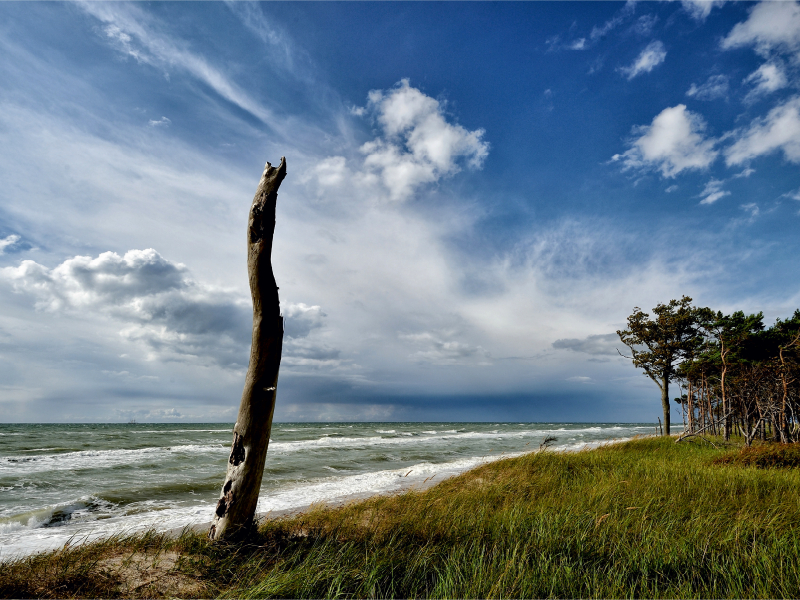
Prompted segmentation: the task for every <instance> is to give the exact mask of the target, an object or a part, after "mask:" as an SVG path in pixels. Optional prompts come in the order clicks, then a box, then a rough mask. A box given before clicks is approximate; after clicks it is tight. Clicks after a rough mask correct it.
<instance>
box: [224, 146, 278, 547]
mask: <svg viewBox="0 0 800 600" xmlns="http://www.w3.org/2000/svg"><path fill="white" fill-rule="evenodd" d="M284 177H286V159H285V158H281V164H280V166H279V167H278V168H277V169H276V168H275V167H273V166H272V165H271V164H269V163H267V165H266V167H264V173H263V174H262V175H261V181H260V182H259V184H258V189H257V190H256V195H255V198H253V205H252V206H251V207H250V219H249V222H248V228H247V273H248V276H249V278H250V293H251V295H252V297H253V340H252V345H251V347H250V364H249V366H248V368H247V375H246V377H245V382H244V391H243V392H242V402H241V404H240V405H239V414H238V416H237V417H236V425H234V426H233V443H232V445H231V454H230V457H229V459H228V472H227V474H226V475H225V483H224V484H223V486H222V493H221V494H220V499H219V501H218V502H217V507H216V509H215V511H214V520H213V521H212V524H211V529H210V530H209V532H208V537H209V538H211V539H212V540H231V539H235V538H238V537H243V536H244V535H246V534H247V533H248V531H250V530H251V529H252V528H253V527H254V525H255V513H256V504H257V503H258V492H259V490H260V488H261V477H262V475H263V473H264V461H265V459H266V457H267V445H268V444H269V434H270V430H271V429H272V413H273V411H274V410H275V392H276V388H277V385H278V369H279V368H280V365H281V348H282V346H283V318H282V317H281V308H280V301H279V300H278V286H277V285H276V283H275V276H274V275H273V273H272V236H273V234H274V232H275V204H276V202H277V200H278V188H279V187H280V185H281V182H282V181H283V178H284Z"/></svg>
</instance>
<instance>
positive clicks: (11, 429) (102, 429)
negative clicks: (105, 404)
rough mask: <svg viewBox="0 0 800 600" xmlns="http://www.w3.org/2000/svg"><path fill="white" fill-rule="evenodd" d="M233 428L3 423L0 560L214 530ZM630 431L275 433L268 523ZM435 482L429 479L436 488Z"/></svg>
mask: <svg viewBox="0 0 800 600" xmlns="http://www.w3.org/2000/svg"><path fill="white" fill-rule="evenodd" d="M232 430H233V424H218V423H215V424H92V425H50V424H47V425H44V424H43V425H35V424H25V425H2V424H0V560H2V559H8V558H11V557H12V556H20V555H26V554H31V553H34V552H38V551H41V550H46V549H51V548H57V547H61V546H63V545H64V544H65V543H67V542H70V543H77V542H81V541H86V540H91V539H96V538H98V537H103V536H108V535H113V534H118V533H130V532H135V531H141V530H145V529H156V530H159V531H162V530H169V529H175V528H181V527H184V526H186V525H191V524H198V523H205V522H208V521H210V520H211V516H212V512H213V508H214V505H215V503H216V501H217V498H218V495H219V491H220V487H221V485H222V483H223V477H224V476H225V467H226V463H227V458H228V453H229V450H230V443H231V436H232ZM652 432H653V426H652V425H650V424H630V423H618V424H609V423H324V424H323V423H275V424H273V428H272V436H271V440H270V444H269V450H268V453H267V463H266V468H265V470H264V478H263V480H262V482H261V493H260V498H259V504H258V511H259V512H260V513H269V512H274V511H285V510H292V509H299V508H302V507H305V506H308V505H310V504H313V503H319V502H336V501H342V500H346V499H349V498H353V497H364V496H369V495H372V494H386V493H393V492H397V491H399V490H402V489H406V488H408V487H410V486H413V485H419V484H421V483H423V482H425V481H426V480H428V481H434V482H435V481H440V480H442V479H444V478H446V477H450V476H452V475H455V474H457V473H461V472H463V471H466V470H468V469H471V468H473V467H475V466H478V465H480V464H483V463H485V462H488V461H492V460H497V459H498V458H501V457H507V456H514V455H519V454H522V453H524V452H529V451H531V450H535V449H536V448H538V446H539V444H540V443H541V442H542V440H543V439H544V437H545V436H547V435H552V436H555V437H556V438H557V440H558V441H557V442H556V443H555V444H554V445H553V446H552V447H551V448H553V449H555V450H562V451H569V450H579V449H581V448H583V447H586V446H588V447H595V446H598V445H600V444H603V443H608V442H609V441H612V440H620V439H627V438H630V437H633V436H635V435H642V434H645V435H646V434H650V433H652ZM431 478H433V479H431Z"/></svg>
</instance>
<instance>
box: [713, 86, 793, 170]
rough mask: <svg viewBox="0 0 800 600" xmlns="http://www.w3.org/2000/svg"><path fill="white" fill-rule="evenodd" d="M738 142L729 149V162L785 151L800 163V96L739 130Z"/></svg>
mask: <svg viewBox="0 0 800 600" xmlns="http://www.w3.org/2000/svg"><path fill="white" fill-rule="evenodd" d="M735 139H736V141H735V142H734V143H733V144H732V145H731V146H730V147H728V148H727V149H726V150H725V162H726V163H727V164H728V165H740V164H742V163H745V162H747V161H750V160H752V159H754V158H756V157H759V156H763V155H766V154H771V153H773V152H782V153H783V155H784V157H785V158H786V160H788V161H790V162H794V163H800V96H794V97H793V98H790V99H789V100H787V101H786V102H784V103H783V104H781V105H779V106H776V107H775V108H773V109H772V110H770V111H769V113H768V114H767V115H766V116H765V117H762V118H759V119H755V120H753V122H752V123H750V125H748V126H747V127H745V128H743V129H741V130H739V131H737V132H735Z"/></svg>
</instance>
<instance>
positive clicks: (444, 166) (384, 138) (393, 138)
mask: <svg viewBox="0 0 800 600" xmlns="http://www.w3.org/2000/svg"><path fill="white" fill-rule="evenodd" d="M364 114H371V115H373V116H374V118H375V120H376V121H377V123H378V124H379V125H380V126H381V130H382V134H383V135H381V136H379V137H377V138H375V139H374V140H372V141H369V142H367V143H365V144H363V145H362V146H361V149H360V151H361V153H362V155H363V156H364V161H363V168H361V169H360V170H359V172H358V173H357V174H356V175H353V174H352V173H351V172H350V171H348V168H347V165H346V160H345V158H344V157H341V156H335V157H329V158H326V159H323V160H322V161H320V162H319V163H318V164H317V165H316V166H315V167H314V168H313V169H312V171H311V172H310V173H309V176H310V178H312V179H315V180H316V181H317V182H318V183H319V184H320V186H321V188H325V187H331V186H335V185H339V184H340V183H342V182H344V181H345V180H350V179H352V178H353V177H356V178H357V179H359V180H360V181H361V183H362V184H363V185H367V186H368V185H373V184H375V183H380V184H382V185H383V187H384V188H385V189H386V190H387V191H388V193H389V197H390V198H391V199H392V200H405V199H407V198H408V197H409V196H411V194H412V193H414V191H415V190H417V189H418V188H419V187H420V186H422V185H424V184H427V183H433V182H436V181H438V180H440V179H442V178H444V177H448V176H451V175H453V174H455V173H457V172H458V171H459V170H460V169H461V167H460V163H462V162H465V163H466V165H467V166H468V167H470V168H473V169H478V168H480V167H481V166H482V164H483V161H484V160H485V158H486V157H487V156H488V153H489V144H488V143H487V142H485V141H483V135H484V130H483V129H476V130H474V131H469V130H467V129H465V128H464V127H462V126H461V125H458V124H453V123H450V122H448V120H447V117H446V115H445V112H444V107H443V106H442V104H441V103H440V102H439V101H438V100H436V99H434V98H431V97H430V96H427V95H426V94H424V93H422V92H421V91H419V90H418V89H416V88H413V87H411V85H410V84H409V81H408V79H403V80H401V81H400V82H399V83H398V84H397V85H396V86H395V87H394V88H392V89H390V90H388V91H381V90H372V91H371V92H370V93H369V97H368V103H367V107H366V109H365V111H364Z"/></svg>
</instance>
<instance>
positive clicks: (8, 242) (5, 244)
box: [0, 233, 21, 254]
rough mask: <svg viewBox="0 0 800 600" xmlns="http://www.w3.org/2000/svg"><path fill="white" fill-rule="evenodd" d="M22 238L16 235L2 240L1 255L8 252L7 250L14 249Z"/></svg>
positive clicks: (0, 244)
mask: <svg viewBox="0 0 800 600" xmlns="http://www.w3.org/2000/svg"><path fill="white" fill-rule="evenodd" d="M20 239H21V238H20V237H19V236H18V235H16V234H13V233H12V234H11V235H8V236H6V237H4V238H0V254H3V253H4V252H5V251H6V248H12V247H13V246H14V245H15V244H16V243H17V242H18V241H19V240H20Z"/></svg>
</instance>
